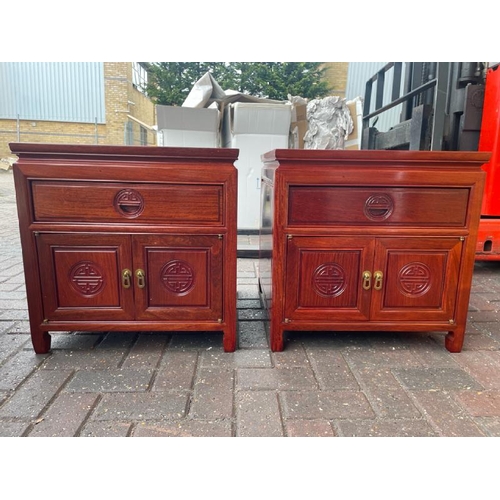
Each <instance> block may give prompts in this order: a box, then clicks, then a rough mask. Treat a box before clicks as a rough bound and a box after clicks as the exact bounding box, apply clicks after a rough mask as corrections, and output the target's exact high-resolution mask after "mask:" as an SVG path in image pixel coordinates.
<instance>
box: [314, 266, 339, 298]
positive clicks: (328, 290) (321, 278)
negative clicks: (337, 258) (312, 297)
mask: <svg viewBox="0 0 500 500" xmlns="http://www.w3.org/2000/svg"><path fill="white" fill-rule="evenodd" d="M312 286H313V289H314V290H315V292H316V293H317V294H319V295H321V296H323V297H338V296H339V295H340V294H341V293H342V292H343V291H344V290H345V287H346V279H345V272H344V270H343V269H342V267H340V266H339V265H338V264H335V263H333V262H330V263H327V264H323V265H321V266H319V267H317V268H316V270H315V271H314V273H313V277H312Z"/></svg>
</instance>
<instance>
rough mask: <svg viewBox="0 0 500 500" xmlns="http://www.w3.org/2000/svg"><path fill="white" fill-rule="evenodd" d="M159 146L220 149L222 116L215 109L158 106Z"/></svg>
mask: <svg viewBox="0 0 500 500" xmlns="http://www.w3.org/2000/svg"><path fill="white" fill-rule="evenodd" d="M156 116H157V121H158V145H159V146H174V147H199V148H218V147H220V115H219V111H218V110H217V109H214V108H188V107H182V106H163V105H157V106H156Z"/></svg>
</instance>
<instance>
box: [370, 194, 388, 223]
mask: <svg viewBox="0 0 500 500" xmlns="http://www.w3.org/2000/svg"><path fill="white" fill-rule="evenodd" d="M393 210H394V202H393V200H392V198H391V197H390V196H389V195H388V194H375V195H373V196H370V197H369V198H368V199H367V200H366V201H365V207H364V213H365V215H366V217H367V218H368V219H370V220H373V221H382V220H385V219H387V218H389V217H390V216H391V214H392V211H393Z"/></svg>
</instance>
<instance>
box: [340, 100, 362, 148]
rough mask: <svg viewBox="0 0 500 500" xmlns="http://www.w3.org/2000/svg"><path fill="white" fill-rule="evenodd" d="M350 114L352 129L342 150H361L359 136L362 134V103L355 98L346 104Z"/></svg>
mask: <svg viewBox="0 0 500 500" xmlns="http://www.w3.org/2000/svg"><path fill="white" fill-rule="evenodd" d="M346 104H347V107H348V108H349V112H350V113H351V118H352V124H353V129H352V132H351V133H350V134H349V135H348V136H347V140H346V141H345V143H344V149H361V134H362V133H363V101H362V100H361V98H360V97H356V98H355V99H353V100H352V101H347V102H346Z"/></svg>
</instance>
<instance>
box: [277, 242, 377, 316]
mask: <svg viewBox="0 0 500 500" xmlns="http://www.w3.org/2000/svg"><path fill="white" fill-rule="evenodd" d="M287 241H288V244H287V268H286V273H285V278H284V279H285V296H286V299H285V318H287V319H296V320H308V321H343V320H368V319H369V312H370V293H371V290H370V284H371V282H370V281H369V280H368V279H366V280H365V281H363V273H364V272H365V271H371V269H372V267H373V251H374V240H373V238H364V237H355V238H354V237H352V238H351V237H305V236H293V237H292V238H291V239H288V240H287ZM363 284H364V285H365V287H363Z"/></svg>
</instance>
